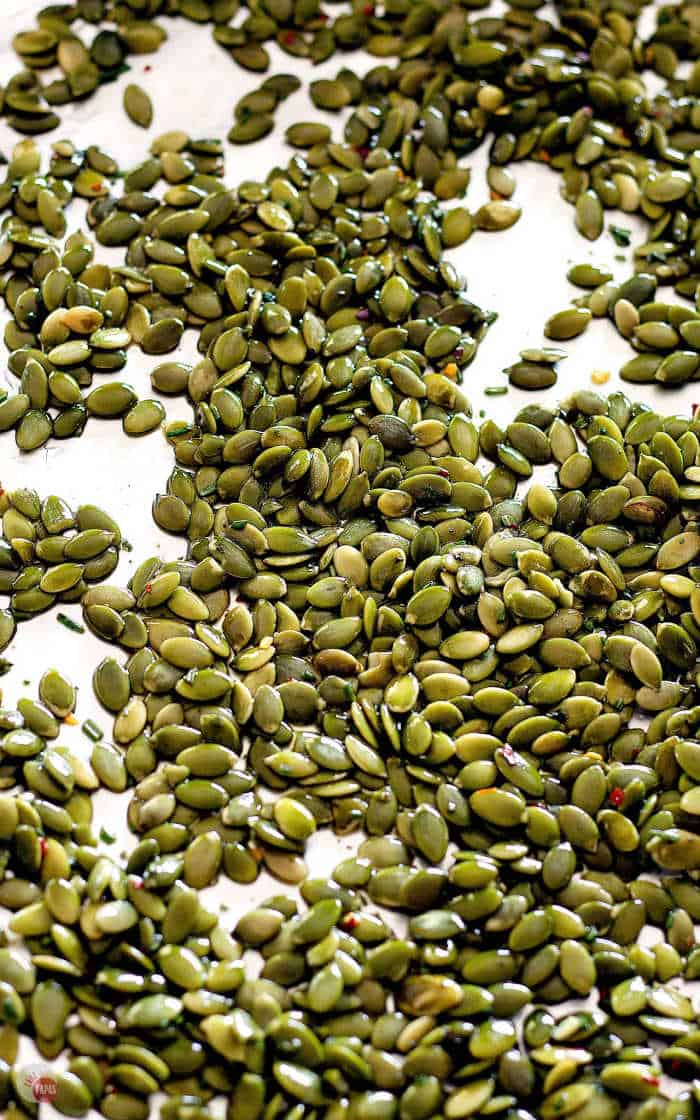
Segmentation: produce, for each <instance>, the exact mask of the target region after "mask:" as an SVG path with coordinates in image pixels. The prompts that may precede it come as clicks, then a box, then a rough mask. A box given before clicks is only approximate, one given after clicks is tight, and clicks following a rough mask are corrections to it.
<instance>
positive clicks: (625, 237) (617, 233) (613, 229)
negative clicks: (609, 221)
mask: <svg viewBox="0 0 700 1120" xmlns="http://www.w3.org/2000/svg"><path fill="white" fill-rule="evenodd" d="M608 228H609V229H610V233H611V234H612V237H613V239H614V241H615V244H616V245H620V246H621V247H622V248H627V246H628V245H629V243H630V241H631V240H632V231H631V230H629V229H625V227H624V226H609V227H608Z"/></svg>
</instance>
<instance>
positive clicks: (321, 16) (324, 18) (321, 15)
mask: <svg viewBox="0 0 700 1120" xmlns="http://www.w3.org/2000/svg"><path fill="white" fill-rule="evenodd" d="M318 18H319V19H320V21H321V23H328V20H329V19H330V18H331V17H330V16H329V15H328V12H319V13H318Z"/></svg>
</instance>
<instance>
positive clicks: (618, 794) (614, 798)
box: [609, 786, 625, 808]
mask: <svg viewBox="0 0 700 1120" xmlns="http://www.w3.org/2000/svg"><path fill="white" fill-rule="evenodd" d="M609 800H610V803H611V805H614V806H615V808H619V806H620V805H622V802H623V801H624V800H625V791H624V789H622V787H621V786H615V788H614V789H611V790H610V799H609Z"/></svg>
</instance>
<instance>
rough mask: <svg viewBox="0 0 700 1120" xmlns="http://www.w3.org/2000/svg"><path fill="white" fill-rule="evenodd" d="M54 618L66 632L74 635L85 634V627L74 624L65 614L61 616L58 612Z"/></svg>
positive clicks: (77, 623)
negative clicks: (71, 632)
mask: <svg viewBox="0 0 700 1120" xmlns="http://www.w3.org/2000/svg"><path fill="white" fill-rule="evenodd" d="M56 618H57V619H58V621H59V622H60V623H61V626H65V628H66V630H72V631H73V633H75V634H84V633H85V627H84V626H81V625H80V623H79V622H74V621H73V619H72V618H69V617H68V615H67V614H63V613H61V612H60V611H59V613H58V614H57V615H56Z"/></svg>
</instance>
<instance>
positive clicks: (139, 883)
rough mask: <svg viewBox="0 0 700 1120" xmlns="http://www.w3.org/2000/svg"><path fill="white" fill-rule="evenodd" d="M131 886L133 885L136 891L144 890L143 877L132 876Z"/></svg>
mask: <svg viewBox="0 0 700 1120" xmlns="http://www.w3.org/2000/svg"><path fill="white" fill-rule="evenodd" d="M131 885H132V887H133V888H134V890H135V891H141V890H143V879H142V878H141V876H140V875H132V876H131Z"/></svg>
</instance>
